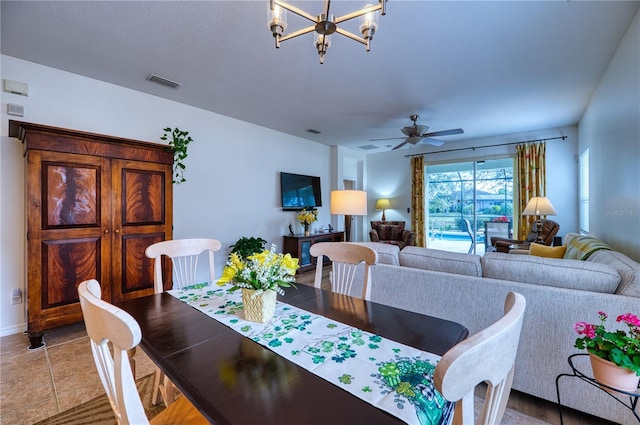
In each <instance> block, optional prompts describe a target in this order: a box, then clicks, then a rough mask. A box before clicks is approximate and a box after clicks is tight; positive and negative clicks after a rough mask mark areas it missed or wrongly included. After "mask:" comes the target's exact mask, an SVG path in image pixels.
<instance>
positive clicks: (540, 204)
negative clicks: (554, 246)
mask: <svg viewBox="0 0 640 425" xmlns="http://www.w3.org/2000/svg"><path fill="white" fill-rule="evenodd" d="M557 214H558V213H557V212H556V210H555V209H554V208H553V205H551V202H549V199H548V198H547V197H546V196H534V197H533V198H531V199H530V200H529V203H528V204H527V207H526V208H525V209H524V211H522V215H532V216H535V217H536V233H537V234H538V237H537V238H536V243H539V244H544V240H543V239H542V235H541V234H540V232H541V231H542V220H541V219H540V216H543V215H545V216H547V215H557Z"/></svg>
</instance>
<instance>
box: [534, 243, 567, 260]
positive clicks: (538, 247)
mask: <svg viewBox="0 0 640 425" xmlns="http://www.w3.org/2000/svg"><path fill="white" fill-rule="evenodd" d="M566 250H567V247H566V246H564V245H562V246H546V245H542V244H539V243H535V242H532V243H531V245H529V255H535V256H536V257H547V258H562V257H563V256H564V252H565V251H566Z"/></svg>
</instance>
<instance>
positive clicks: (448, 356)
mask: <svg viewBox="0 0 640 425" xmlns="http://www.w3.org/2000/svg"><path fill="white" fill-rule="evenodd" d="M525 307H526V301H525V298H524V297H523V296H522V295H521V294H518V293H516V292H509V293H508V294H507V297H506V299H505V303H504V311H505V314H504V316H503V317H502V318H501V319H500V320H498V321H497V322H495V323H494V324H492V325H490V326H489V327H487V328H485V329H483V330H482V331H480V332H478V333H476V334H474V335H472V336H470V337H469V338H467V339H465V340H464V341H462V342H460V343H458V344H456V345H455V346H453V347H452V348H451V349H450V350H449V351H447V352H446V353H445V354H444V356H442V358H441V359H440V361H439V362H438V364H437V365H436V370H435V372H434V375H433V383H434V385H435V387H436V389H437V390H438V391H439V392H440V394H442V396H443V397H444V398H445V399H447V400H448V401H453V402H456V406H455V411H454V414H453V424H455V425H463V424H464V425H470V424H474V423H475V424H477V425H480V424H482V425H495V424H499V423H500V421H501V420H502V416H503V415H504V411H505V408H506V406H507V401H508V399H509V393H510V392H511V384H512V382H513V371H514V368H515V361H516V354H517V352H518V344H519V341H520V331H521V329H522V319H523V317H524V310H525ZM482 382H486V384H487V391H486V394H485V399H484V403H483V405H482V409H481V410H480V414H479V415H478V420H477V421H476V422H474V412H473V396H474V390H475V387H476V386H477V385H478V384H480V383H482Z"/></svg>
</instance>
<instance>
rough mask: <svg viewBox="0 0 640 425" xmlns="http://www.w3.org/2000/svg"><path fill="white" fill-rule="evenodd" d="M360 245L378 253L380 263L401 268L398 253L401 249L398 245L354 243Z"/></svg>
mask: <svg viewBox="0 0 640 425" xmlns="http://www.w3.org/2000/svg"><path fill="white" fill-rule="evenodd" d="M354 243H357V244H358V245H364V246H368V247H369V248H371V249H373V250H374V251H375V252H377V253H378V263H381V264H390V265H392V266H399V265H400V260H399V259H398V253H399V252H400V248H398V246H397V245H390V244H388V243H382V242H354Z"/></svg>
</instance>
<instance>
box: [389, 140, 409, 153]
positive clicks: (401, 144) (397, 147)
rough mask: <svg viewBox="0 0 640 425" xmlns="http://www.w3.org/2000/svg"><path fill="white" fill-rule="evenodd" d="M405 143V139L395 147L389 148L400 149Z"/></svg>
mask: <svg viewBox="0 0 640 425" xmlns="http://www.w3.org/2000/svg"><path fill="white" fill-rule="evenodd" d="M406 144H407V141H406V140H405V141H404V142H402V143H400V144H399V145H398V146H396V147H395V148H393V149H391V150H392V151H394V150H396V149H400V148H401V147H403V146H404V145H406Z"/></svg>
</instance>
